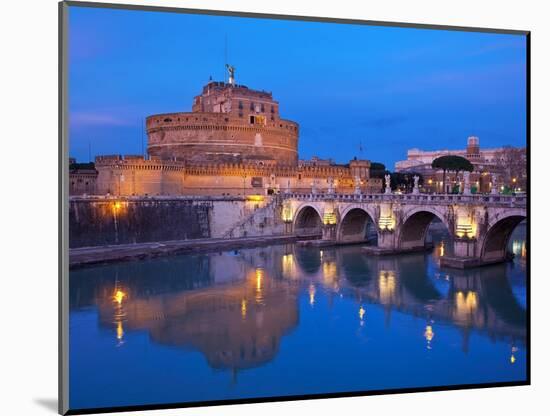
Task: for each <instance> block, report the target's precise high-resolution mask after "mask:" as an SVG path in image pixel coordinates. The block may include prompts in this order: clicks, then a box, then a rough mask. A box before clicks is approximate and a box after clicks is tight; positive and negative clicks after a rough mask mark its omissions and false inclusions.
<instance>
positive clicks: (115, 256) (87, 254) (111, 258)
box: [69, 235, 314, 269]
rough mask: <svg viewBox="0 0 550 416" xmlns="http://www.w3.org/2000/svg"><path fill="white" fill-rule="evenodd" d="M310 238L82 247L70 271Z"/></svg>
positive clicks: (76, 251)
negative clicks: (115, 263)
mask: <svg viewBox="0 0 550 416" xmlns="http://www.w3.org/2000/svg"><path fill="white" fill-rule="evenodd" d="M311 238H314V237H311ZM307 239H308V237H304V236H301V237H296V236H292V235H278V236H260V237H241V238H206V239H195V240H173V241H160V242H153V243H137V244H118V245H106V246H96V247H80V248H72V249H70V250H69V268H71V269H74V268H78V267H83V266H89V265H94V264H101V263H113V262H120V261H132V260H143V259H148V258H154V257H160V256H166V255H174V254H189V253H203V252H212V251H224V250H237V249H240V248H245V247H258V246H267V245H274V244H285V243H294V242H296V241H298V240H307Z"/></svg>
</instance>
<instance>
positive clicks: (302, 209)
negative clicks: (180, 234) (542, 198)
mask: <svg viewBox="0 0 550 416" xmlns="http://www.w3.org/2000/svg"><path fill="white" fill-rule="evenodd" d="M282 204H283V213H284V218H283V221H285V222H286V223H287V225H288V227H287V228H288V230H289V231H288V232H296V230H298V229H300V230H304V229H305V228H308V227H310V228H311V229H312V230H313V229H314V227H316V228H315V229H316V230H319V228H322V237H323V239H325V240H329V241H334V242H335V243H361V242H365V243H366V242H367V240H368V239H369V237H368V236H367V234H368V232H369V231H368V230H369V229H370V230H371V231H372V230H373V228H374V230H375V231H376V235H377V242H376V247H375V248H372V249H370V250H371V251H373V252H375V253H377V254H391V253H399V252H407V251H417V250H423V249H426V248H427V244H426V235H427V231H428V227H429V226H430V224H431V222H432V221H433V220H435V219H437V220H439V221H441V222H442V224H443V225H444V226H445V227H446V228H447V230H448V232H449V235H450V237H451V239H452V240H453V246H454V255H453V261H447V265H449V266H451V267H474V266H478V265H480V264H487V263H496V262H501V261H504V260H505V259H506V258H507V244H508V240H509V238H510V235H511V233H512V231H513V229H514V228H515V227H516V226H517V225H518V224H519V223H520V222H521V221H523V220H524V219H525V218H526V217H527V197H526V196H523V195H522V196H515V195H494V194H491V195H485V194H480V195H461V194H353V195H352V194H304V193H288V194H285V195H284V196H283V198H282ZM306 213H307V215H305V214H306ZM306 219H307V221H306ZM369 224H370V226H369ZM369 227H370V228H369ZM301 232H303V231H301ZM320 234H321V233H320V232H319V235H320Z"/></svg>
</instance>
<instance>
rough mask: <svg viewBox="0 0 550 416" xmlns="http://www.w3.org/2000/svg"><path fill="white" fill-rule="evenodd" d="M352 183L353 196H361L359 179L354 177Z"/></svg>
mask: <svg viewBox="0 0 550 416" xmlns="http://www.w3.org/2000/svg"><path fill="white" fill-rule="evenodd" d="M353 182H354V184H355V190H354V193H355V195H361V178H359V176H355V178H354V179H353Z"/></svg>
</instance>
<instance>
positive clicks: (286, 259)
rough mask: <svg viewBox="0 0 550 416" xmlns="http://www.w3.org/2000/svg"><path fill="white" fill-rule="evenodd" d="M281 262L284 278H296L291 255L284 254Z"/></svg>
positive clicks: (294, 265)
mask: <svg viewBox="0 0 550 416" xmlns="http://www.w3.org/2000/svg"><path fill="white" fill-rule="evenodd" d="M282 262H283V274H284V276H285V277H290V278H296V277H297V273H296V264H295V263H294V255H293V254H291V253H290V254H285V255H283V258H282Z"/></svg>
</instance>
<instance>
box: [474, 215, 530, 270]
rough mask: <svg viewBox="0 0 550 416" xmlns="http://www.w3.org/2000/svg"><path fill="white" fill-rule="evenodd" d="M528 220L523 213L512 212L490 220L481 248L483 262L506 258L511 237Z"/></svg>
mask: <svg viewBox="0 0 550 416" xmlns="http://www.w3.org/2000/svg"><path fill="white" fill-rule="evenodd" d="M526 218H527V217H526V216H525V215H524V213H523V212H521V211H519V210H517V211H516V210H511V211H510V212H508V213H506V215H505V216H501V217H499V218H493V219H490V221H489V226H488V227H487V233H486V235H485V237H484V239H483V244H482V247H481V260H482V261H492V260H500V259H503V258H505V257H506V252H507V248H508V242H509V241H510V236H511V235H512V233H513V231H514V230H515V228H516V227H517V226H518V225H519V224H520V223H521V222H522V221H524V220H526Z"/></svg>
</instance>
